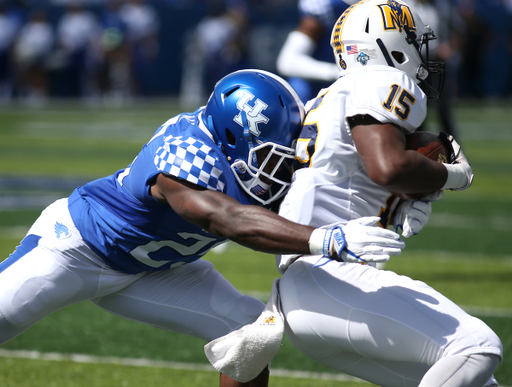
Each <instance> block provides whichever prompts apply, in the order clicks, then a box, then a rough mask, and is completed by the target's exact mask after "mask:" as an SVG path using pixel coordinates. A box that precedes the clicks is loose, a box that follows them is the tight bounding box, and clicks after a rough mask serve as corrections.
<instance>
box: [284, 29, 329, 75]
mask: <svg viewBox="0 0 512 387" xmlns="http://www.w3.org/2000/svg"><path fill="white" fill-rule="evenodd" d="M315 46H316V43H315V41H314V40H313V39H311V38H310V37H309V36H307V35H306V34H304V33H302V32H299V31H292V32H290V34H289V35H288V37H287V39H286V41H285V42H284V45H283V47H282V48H281V52H280V53H279V56H278V58H277V70H278V71H279V72H280V73H281V74H282V75H284V76H286V77H299V78H305V79H311V80H318V81H335V80H336V79H338V75H339V69H338V66H337V65H336V64H335V63H334V59H333V63H329V62H322V61H318V60H316V59H313V57H312V54H313V52H314V50H315Z"/></svg>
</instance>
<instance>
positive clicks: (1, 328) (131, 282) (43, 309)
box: [0, 199, 265, 344]
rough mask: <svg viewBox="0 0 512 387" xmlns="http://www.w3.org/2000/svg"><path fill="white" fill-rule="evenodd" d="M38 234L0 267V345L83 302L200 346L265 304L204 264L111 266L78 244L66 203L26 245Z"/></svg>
mask: <svg viewBox="0 0 512 387" xmlns="http://www.w3.org/2000/svg"><path fill="white" fill-rule="evenodd" d="M56 222H59V223H61V224H63V225H65V226H66V227H67V228H68V230H69V231H70V235H69V236H68V237H65V238H62V235H61V238H60V239H58V238H57V236H56V232H55V231H54V227H55V224H56ZM31 235H32V236H31ZM35 236H36V237H35ZM37 236H39V237H41V238H40V239H39V241H38V243H37V242H36V243H35V244H34V246H32V247H33V248H32V249H27V248H26V246H27V245H28V244H29V243H25V244H23V243H22V248H18V250H17V252H16V254H13V256H11V257H10V258H8V259H7V260H5V261H4V262H2V263H1V264H0V344H2V343H5V342H6V341H8V340H10V339H12V338H13V337H15V336H17V335H19V334H20V333H22V332H23V331H24V330H26V329H27V328H29V327H30V326H31V325H33V324H34V323H36V322H37V321H39V320H40V319H42V318H43V317H45V316H47V315H49V314H50V313H52V312H55V311H56V310H58V309H61V308H63V307H65V306H67V305H71V304H73V303H76V302H79V301H83V300H91V301H92V302H94V303H95V304H96V305H98V306H100V307H102V308H103V309H105V310H107V311H109V312H111V313H113V314H115V315H118V316H121V317H125V318H127V319H130V320H135V321H139V322H142V323H145V324H148V325H152V326H155V327H158V328H163V329H168V330H171V331H174V332H178V333H183V334H187V335H191V336H195V337H198V338H201V339H203V340H206V341H211V340H213V339H215V338H217V337H220V336H223V335H225V334H227V333H229V332H231V331H232V330H235V329H237V328H240V327H241V326H242V325H245V324H248V323H251V322H253V321H254V320H255V319H256V318H257V317H258V316H259V315H260V313H261V312H262V311H263V309H264V306H265V305H264V303H263V302H261V301H259V300H257V299H255V298H252V297H249V296H244V295H242V294H241V293H240V292H239V291H238V290H236V289H235V288H234V287H233V286H232V285H231V283H229V282H228V281H227V280H226V279H225V278H224V277H223V276H222V275H221V274H220V273H219V272H217V271H216V270H215V269H214V267H213V265H212V264H211V263H209V262H207V261H204V260H197V261H195V262H192V263H189V264H186V265H182V266H178V267H176V268H173V269H171V270H167V271H159V272H144V273H140V274H135V275H133V274H125V273H122V272H119V271H116V270H113V269H111V268H110V267H108V266H107V265H106V264H105V263H104V262H103V261H102V260H101V259H100V258H99V257H98V256H97V255H96V254H95V253H94V252H93V251H92V250H91V249H90V248H89V247H88V246H87V245H86V244H85V243H84V241H83V240H82V238H81V236H80V233H79V232H78V230H77V229H76V227H75V226H74V224H73V221H72V220H71V217H70V215H69V211H68V209H67V199H61V200H59V201H57V202H55V203H54V204H52V205H50V206H49V207H48V208H47V209H45V210H44V211H43V213H42V214H41V216H40V217H39V219H38V220H37V221H36V222H35V223H34V225H33V226H32V228H31V229H30V230H29V232H28V234H27V237H26V238H25V241H27V242H30V240H33V239H34V238H37ZM23 250H28V251H23Z"/></svg>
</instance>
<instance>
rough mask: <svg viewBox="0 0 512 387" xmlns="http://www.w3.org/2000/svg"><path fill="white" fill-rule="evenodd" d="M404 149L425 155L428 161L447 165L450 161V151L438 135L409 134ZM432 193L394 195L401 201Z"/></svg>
mask: <svg viewBox="0 0 512 387" xmlns="http://www.w3.org/2000/svg"><path fill="white" fill-rule="evenodd" d="M405 139H406V149H409V150H415V151H417V152H420V153H421V154H422V155H425V156H426V157H428V158H429V159H430V160H434V161H437V162H439V163H448V160H449V159H450V151H449V150H448V147H447V146H446V145H445V143H444V141H443V140H442V139H441V137H440V136H439V134H437V133H433V132H427V131H419V132H413V133H409V134H407V135H406V136H405ZM431 193H433V192H423V193H417V194H403V193H398V194H397V193H394V192H393V194H394V195H396V196H398V197H400V198H403V199H419V198H422V197H423V196H427V195H429V194H431Z"/></svg>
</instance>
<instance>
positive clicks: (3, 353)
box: [0, 349, 367, 383]
mask: <svg viewBox="0 0 512 387" xmlns="http://www.w3.org/2000/svg"><path fill="white" fill-rule="evenodd" d="M0 357H10V358H21V359H34V360H51V361H71V362H75V363H91V364H117V365H128V366H134V367H155V368H170V369H175V370H189V371H206V372H218V371H217V370H216V369H215V368H213V367H212V366H211V365H209V364H198V363H180V362H173V361H161V360H151V359H135V358H122V357H111V356H91V355H84V354H63V353H55V352H48V353H43V352H39V351H22V350H7V349H0ZM270 374H271V376H282V377H288V378H300V379H318V380H320V379H321V380H336V381H342V382H361V383H367V382H366V381H364V380H361V379H359V378H355V377H352V376H348V375H343V374H340V373H330V372H307V371H292V370H285V369H273V370H271V372H270Z"/></svg>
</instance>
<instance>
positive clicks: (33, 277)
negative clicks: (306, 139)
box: [0, 70, 404, 386]
mask: <svg viewBox="0 0 512 387" xmlns="http://www.w3.org/2000/svg"><path fill="white" fill-rule="evenodd" d="M303 118H304V107H303V105H302V102H301V101H300V99H299V98H298V96H297V95H296V93H295V92H294V90H293V89H292V88H291V87H290V86H289V85H288V84H287V83H286V82H285V81H284V80H282V79H281V78H279V77H277V76H275V75H274V74H271V73H268V72H265V71H259V70H242V71H239V72H235V73H232V74H230V75H228V76H226V77H224V78H223V79H222V80H220V81H219V82H218V83H217V85H216V87H215V89H214V91H213V93H212V95H211V97H210V99H209V101H208V103H207V105H206V106H205V107H201V108H199V109H198V110H196V111H195V112H194V113H182V114H180V115H178V116H176V117H174V118H171V119H169V120H168V121H167V122H166V123H164V124H163V125H162V126H161V127H160V128H159V129H158V130H157V131H156V133H155V135H154V136H153V137H152V138H151V139H150V140H149V142H148V143H147V144H145V145H144V147H143V148H142V150H141V151H140V153H139V154H138V155H137V157H136V158H135V159H134V161H133V162H132V164H131V165H129V166H128V167H127V168H125V169H122V170H120V171H117V172H116V173H114V174H113V175H111V176H108V177H105V178H102V179H98V180H95V181H92V182H90V183H88V184H86V185H84V186H83V187H78V188H77V189H76V190H75V191H74V192H73V193H72V194H71V196H70V197H69V198H66V199H61V200H58V201H57V202H55V203H54V204H52V205H50V206H49V207H48V208H47V209H45V210H44V211H43V213H42V214H41V216H40V217H39V219H37V220H36V222H35V223H34V225H33V226H32V227H31V228H30V230H29V231H28V233H27V236H26V237H25V238H24V239H23V240H22V242H21V244H20V246H18V248H17V249H16V251H15V252H14V253H13V254H11V255H10V256H9V257H8V258H7V259H6V260H4V261H3V262H1V263H0V344H2V343H5V342H6V341H8V340H10V339H12V338H14V337H15V336H17V335H19V334H21V333H22V332H23V331H25V330H26V329H28V328H29V327H30V326H32V325H33V324H34V323H36V322H37V321H39V320H40V319H42V318H44V317H45V316H47V315H48V314H50V313H52V312H54V311H56V310H58V309H60V308H63V307H65V306H68V305H71V304H73V303H76V302H79V301H83V300H91V301H92V302H93V303H95V304H96V305H98V306H100V307H101V308H103V309H105V310H107V311H109V312H111V313H113V314H116V315H119V316H122V317H125V318H128V319H131V320H134V321H139V322H142V323H145V324H149V325H151V326H155V327H158V328H163V329H168V330H172V331H175V332H179V333H183V334H188V335H192V336H195V337H199V338H202V339H204V340H207V341H210V340H212V339H215V338H217V337H219V336H222V335H225V334H227V333H229V332H230V331H232V330H234V329H237V328H239V327H240V326H242V325H244V324H247V323H250V322H252V321H253V320H254V319H255V318H256V317H257V316H258V315H259V314H260V313H261V311H262V310H263V308H264V304H263V303H262V302H261V301H259V300H257V299H255V298H252V297H249V296H244V295H242V294H240V292H238V291H237V290H236V289H235V288H234V287H233V286H232V285H231V284H230V283H229V282H228V281H226V280H225V279H224V278H223V277H222V275H221V274H220V273H218V272H217V271H216V270H215V269H214V268H213V266H212V265H211V264H210V263H209V262H207V261H205V260H202V259H201V257H202V256H203V255H204V254H206V253H207V252H208V251H209V250H210V249H212V248H213V247H215V246H216V245H218V244H220V243H222V242H223V241H226V240H227V239H231V240H233V241H235V242H238V243H239V244H241V245H244V246H247V247H250V248H253V249H255V250H259V251H264V252H268V253H283V252H286V253H296V254H308V253H310V251H311V250H310V248H309V244H308V241H309V238H310V236H311V234H312V232H313V231H314V228H313V227H310V226H303V225H299V224H296V223H292V222H290V221H288V220H286V219H284V218H282V217H280V216H279V215H277V214H276V213H273V212H271V211H269V210H268V209H267V207H269V206H270V205H272V203H273V202H274V201H275V200H276V199H278V198H280V197H281V196H282V195H283V194H284V193H285V191H286V189H287V187H288V185H289V181H290V177H291V168H290V167H289V165H288V163H291V162H292V161H293V158H294V150H293V148H291V146H292V143H293V141H294V140H295V139H296V138H297V136H298V134H299V132H300V129H301V127H302V122H303ZM354 227H355V228H356V229H358V230H359V229H361V228H363V229H369V231H370V234H371V235H370V234H368V237H367V238H366V239H365V243H366V244H368V245H370V246H373V245H375V244H379V245H380V246H381V247H382V248H381V249H380V254H377V255H378V256H379V257H378V258H379V259H382V258H384V259H387V258H389V255H393V254H399V253H400V251H401V248H402V247H403V245H404V244H403V242H402V241H401V240H400V239H399V236H398V234H396V233H394V232H392V231H391V230H381V229H380V228H378V227H372V226H371V225H370V224H369V223H368V222H364V224H361V223H358V222H355V223H353V224H352V225H346V226H343V227H342V228H340V227H337V228H335V229H333V233H334V232H335V233H336V235H338V236H343V230H345V231H348V230H349V229H352V228H354ZM380 231H386V233H383V232H380ZM351 234H352V233H347V235H348V237H347V242H348V247H350V246H351V244H352V241H353V240H354V239H352V238H351V237H350V235H351ZM325 242H326V245H327V246H332V252H331V256H332V257H333V258H336V257H338V256H342V255H343V254H342V250H341V248H342V247H345V248H346V247H347V246H346V245H344V246H341V245H340V244H338V243H336V242H335V241H334V240H333V241H332V242H331V239H330V238H327V239H326V241H325ZM359 242H360V240H359V238H358V239H357V244H358V245H360V243H359ZM372 250H373V249H372ZM373 252H374V251H372V253H373ZM359 255H360V258H361V259H366V260H371V259H372V256H370V255H371V254H370V255H366V254H365V253H364V252H361V253H360V254H359ZM240 258H241V259H243V257H240ZM261 368H263V367H261ZM259 371H260V370H258V372H259ZM267 384H268V370H266V369H265V370H263V371H261V373H260V375H259V376H257V377H256V378H255V379H254V380H252V381H248V384H247V385H250V386H265V385H267ZM228 385H229V386H237V385H240V383H237V382H235V381H234V380H232V379H230V378H228V377H227V376H225V375H221V386H228Z"/></svg>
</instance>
